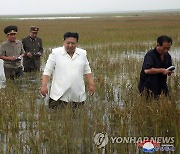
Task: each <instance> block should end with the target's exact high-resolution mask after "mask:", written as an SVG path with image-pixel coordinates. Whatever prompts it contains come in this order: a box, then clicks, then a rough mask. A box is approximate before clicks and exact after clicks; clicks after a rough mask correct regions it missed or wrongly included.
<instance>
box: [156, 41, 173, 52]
mask: <svg viewBox="0 0 180 154" xmlns="http://www.w3.org/2000/svg"><path fill="white" fill-rule="evenodd" d="M171 45H172V44H171V43H168V42H163V44H162V46H160V45H158V48H157V49H158V52H159V53H160V55H165V54H167V53H168V51H169V49H170V48H171Z"/></svg>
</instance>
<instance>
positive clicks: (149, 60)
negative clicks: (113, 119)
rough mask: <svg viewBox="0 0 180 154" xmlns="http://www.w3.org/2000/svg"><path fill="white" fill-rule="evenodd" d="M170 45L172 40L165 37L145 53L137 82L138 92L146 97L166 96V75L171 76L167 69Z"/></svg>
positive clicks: (158, 39)
mask: <svg viewBox="0 0 180 154" xmlns="http://www.w3.org/2000/svg"><path fill="white" fill-rule="evenodd" d="M171 45H172V39H171V38H170V37H168V36H166V35H163V36H160V37H158V38H157V45H156V47H155V48H154V49H152V50H150V51H149V52H147V53H146V55H145V58H144V62H143V66H142V70H141V74H140V82H139V86H138V88H139V91H140V93H142V92H143V91H144V90H145V91H146V92H147V95H148V97H149V96H154V97H155V98H158V96H159V95H160V94H162V93H163V94H165V95H168V87H167V83H166V82H167V75H168V76H170V75H171V74H172V70H169V69H167V68H168V67H170V66H172V60H171V56H170V54H169V53H168V51H169V49H170V47H171Z"/></svg>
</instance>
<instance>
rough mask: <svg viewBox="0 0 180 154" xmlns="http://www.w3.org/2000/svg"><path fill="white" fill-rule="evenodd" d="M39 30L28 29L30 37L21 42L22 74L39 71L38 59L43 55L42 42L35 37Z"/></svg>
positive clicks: (32, 27) (36, 28)
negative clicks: (22, 50)
mask: <svg viewBox="0 0 180 154" xmlns="http://www.w3.org/2000/svg"><path fill="white" fill-rule="evenodd" d="M38 31H39V28H38V27H35V26H31V27H30V35H29V36H27V37H26V38H24V39H23V40H22V43H23V48H24V50H25V56H24V59H23V65H24V72H33V71H40V57H41V55H42V53H43V47H42V40H41V38H39V37H37V34H38Z"/></svg>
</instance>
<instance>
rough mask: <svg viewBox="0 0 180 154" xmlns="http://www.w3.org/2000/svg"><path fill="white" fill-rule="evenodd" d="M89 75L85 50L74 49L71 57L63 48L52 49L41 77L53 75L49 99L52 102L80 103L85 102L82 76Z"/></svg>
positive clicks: (89, 70)
mask: <svg viewBox="0 0 180 154" xmlns="http://www.w3.org/2000/svg"><path fill="white" fill-rule="evenodd" d="M89 73H91V69H90V66H89V62H88V60H87V57H86V50H83V49H80V48H76V50H75V52H74V54H73V57H70V55H69V54H68V53H67V52H66V50H65V48H64V46H63V47H59V48H55V49H52V53H51V54H50V55H49V58H48V60H47V63H46V66H45V69H44V73H43V75H48V76H51V74H53V79H52V85H51V91H50V97H51V98H52V99H53V100H55V101H56V100H58V99H60V100H62V101H66V102H69V101H73V102H82V101H85V100H86V93H85V84H84V74H89Z"/></svg>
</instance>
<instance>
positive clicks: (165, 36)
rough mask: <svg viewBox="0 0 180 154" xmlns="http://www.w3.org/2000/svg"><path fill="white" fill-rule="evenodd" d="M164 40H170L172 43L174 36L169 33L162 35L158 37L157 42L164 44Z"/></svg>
mask: <svg viewBox="0 0 180 154" xmlns="http://www.w3.org/2000/svg"><path fill="white" fill-rule="evenodd" d="M164 42H168V43H171V44H172V38H170V37H169V36H167V35H162V36H159V37H158V38H157V43H158V44H159V45H160V46H162V45H163V43H164Z"/></svg>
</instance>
